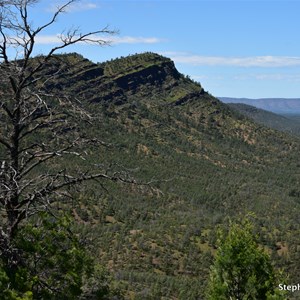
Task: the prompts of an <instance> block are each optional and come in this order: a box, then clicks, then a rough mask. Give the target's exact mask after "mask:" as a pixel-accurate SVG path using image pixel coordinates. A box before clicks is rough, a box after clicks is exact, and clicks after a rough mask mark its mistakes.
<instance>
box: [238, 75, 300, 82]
mask: <svg viewBox="0 0 300 300" xmlns="http://www.w3.org/2000/svg"><path fill="white" fill-rule="evenodd" d="M233 79H235V80H249V79H255V80H270V81H289V82H300V74H286V73H272V74H269V73H266V74H264V73H260V74H240V75H236V76H234V77H233Z"/></svg>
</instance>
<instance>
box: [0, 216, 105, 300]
mask: <svg viewBox="0 0 300 300" xmlns="http://www.w3.org/2000/svg"><path fill="white" fill-rule="evenodd" d="M71 224H72V223H71V219H70V218H69V217H66V216H65V215H60V216H59V217H53V216H49V215H48V214H47V213H43V214H40V215H39V216H38V217H36V218H35V220H34V221H32V222H30V223H28V224H26V225H25V226H23V227H22V228H20V230H19V232H18V235H17V237H16V239H15V247H16V249H18V251H19V253H20V254H21V255H22V266H17V267H16V268H13V269H12V268H11V267H10V266H7V265H5V264H4V262H2V267H1V269H0V286H1V288H2V290H4V295H5V297H6V298H4V299H5V300H6V299H7V300H9V299H16V300H29V299H53V300H56V299H57V300H58V299H59V300H60V299H62V300H67V299H79V297H85V295H87V294H88V295H89V298H88V299H104V297H105V296H107V295H109V293H110V290H109V283H110V278H109V276H108V274H107V273H106V272H105V271H104V270H102V269H101V268H100V267H99V266H97V264H95V262H94V260H93V259H92V258H91V256H90V255H88V253H87V251H86V250H85V248H84V245H83V244H82V243H81V242H80V240H79V239H78V238H77V236H76V235H75V234H73V233H72V232H71V230H70V228H71ZM96 279H97V281H96ZM90 281H92V282H93V283H94V284H93V286H91V282H90ZM95 281H96V282H95ZM93 297H94V298H93ZM82 299H86V298H82Z"/></svg>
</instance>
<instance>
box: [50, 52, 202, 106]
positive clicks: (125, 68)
mask: <svg viewBox="0 0 300 300" xmlns="http://www.w3.org/2000/svg"><path fill="white" fill-rule="evenodd" d="M49 73H52V74H56V75H55V76H54V79H53V80H51V81H49V82H48V83H47V86H46V88H48V89H49V88H51V89H53V88H55V89H57V90H62V87H63V89H64V92H66V91H68V93H70V94H73V95H76V96H77V97H83V98H84V99H86V100H87V101H89V102H91V103H95V102H104V103H108V102H110V103H114V104H116V105H119V104H122V103H125V102H126V101H130V99H131V98H132V97H133V96H134V97H141V96H142V97H143V98H146V99H150V98H155V96H156V95H158V94H159V97H160V98H165V100H166V101H177V100H179V99H181V98H182V97H185V96H186V95H187V94H189V93H195V92H201V91H202V92H203V90H202V88H201V86H200V85H199V84H195V83H193V82H192V81H191V80H190V79H187V78H185V77H184V76H183V75H182V74H180V73H179V72H178V71H177V69H176V68H175V65H174V63H173V62H172V61H171V60H170V59H168V58H165V57H163V56H160V55H158V54H154V53H144V54H137V55H132V56H129V57H126V58H120V59H115V60H111V61H108V62H105V63H100V64H95V63H93V62H91V61H89V60H87V59H84V58H83V57H82V56H80V55H78V54H68V55H61V56H58V57H56V60H55V61H54V62H51V70H50V72H49V71H48V75H49Z"/></svg>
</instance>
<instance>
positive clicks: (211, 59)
mask: <svg viewBox="0 0 300 300" xmlns="http://www.w3.org/2000/svg"><path fill="white" fill-rule="evenodd" d="M170 57H171V58H172V59H173V60H174V61H175V62H177V63H184V64H189V65H194V66H232V67H263V68H269V67H291V66H300V57H299V56H251V57H225V56H201V55H176V54H175V55H170Z"/></svg>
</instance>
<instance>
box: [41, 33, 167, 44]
mask: <svg viewBox="0 0 300 300" xmlns="http://www.w3.org/2000/svg"><path fill="white" fill-rule="evenodd" d="M99 39H101V40H103V41H105V42H111V44H156V43H160V42H164V41H165V40H163V39H159V38H156V37H133V36H124V37H118V36H113V37H107V36H105V37H104V36H103V37H101V36H91V40H99ZM60 42H61V41H60V39H59V34H58V35H40V36H37V37H36V43H37V44H43V45H47V44H59V43H60Z"/></svg>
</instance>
